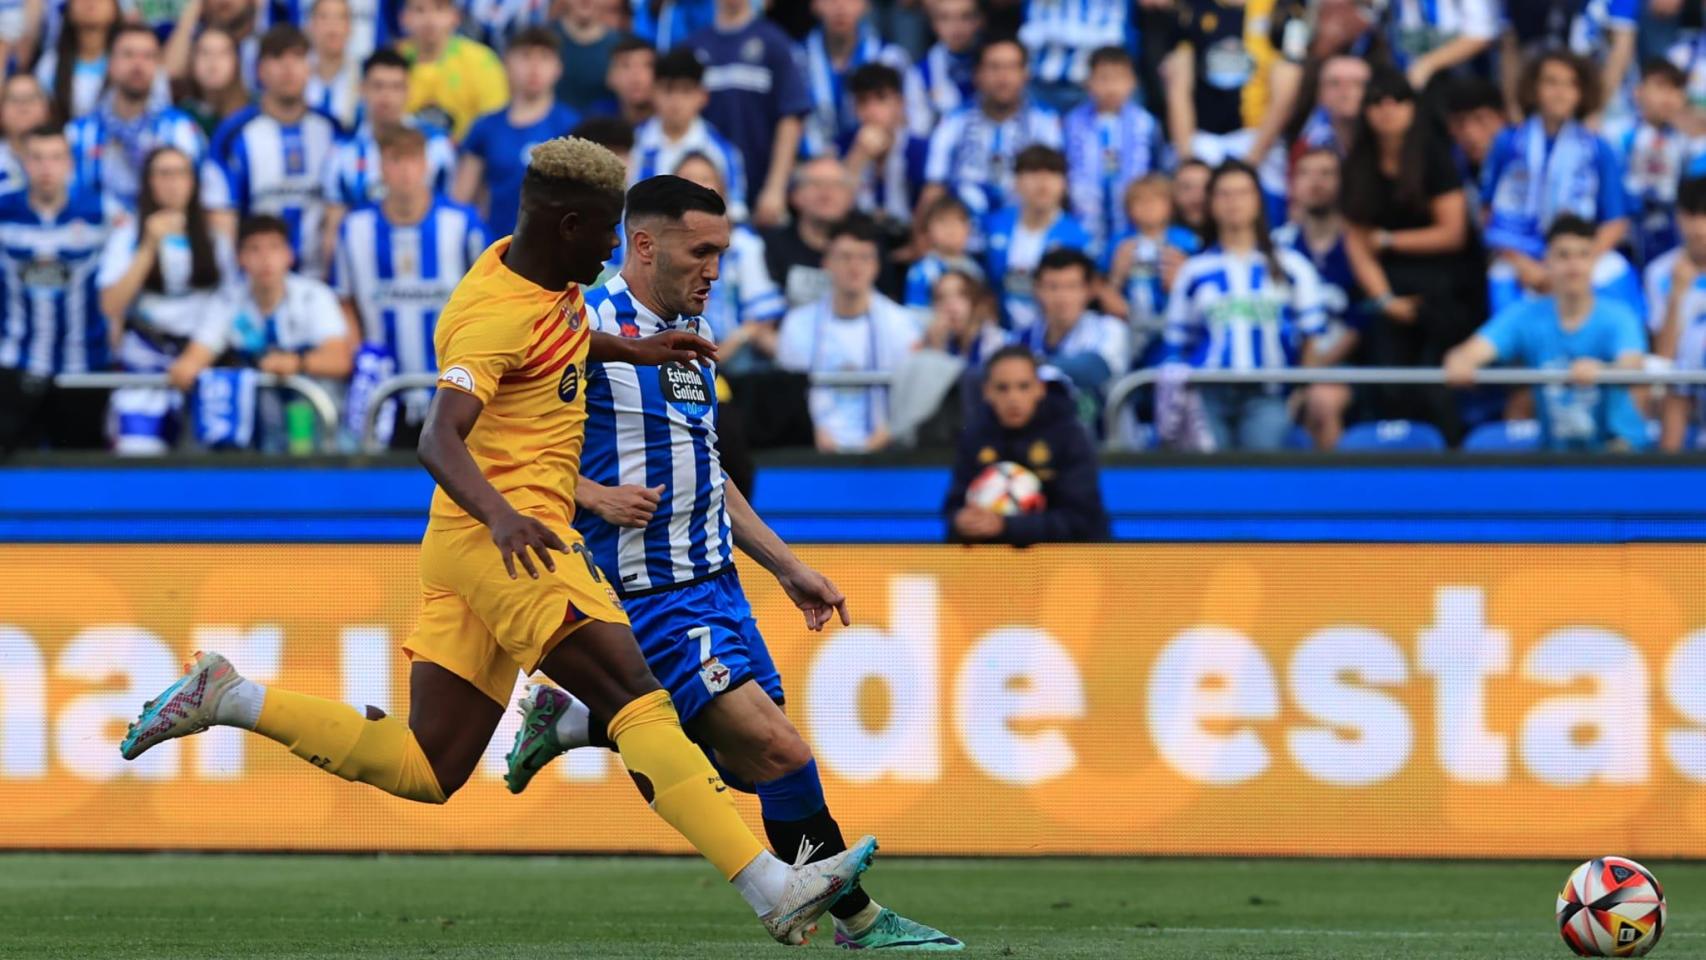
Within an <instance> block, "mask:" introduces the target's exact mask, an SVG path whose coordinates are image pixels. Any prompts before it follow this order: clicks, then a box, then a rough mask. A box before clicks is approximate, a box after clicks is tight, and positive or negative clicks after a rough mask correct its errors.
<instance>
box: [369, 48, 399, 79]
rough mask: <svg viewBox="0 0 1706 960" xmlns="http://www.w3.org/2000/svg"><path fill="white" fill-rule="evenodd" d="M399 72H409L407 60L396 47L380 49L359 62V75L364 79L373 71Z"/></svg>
mask: <svg viewBox="0 0 1706 960" xmlns="http://www.w3.org/2000/svg"><path fill="white" fill-rule="evenodd" d="M385 69H390V70H401V71H403V72H404V73H408V72H409V58H408V57H405V56H403V55H402V54H401V53H400V52H398V50H397V48H396V47H380V48H379V49H378V50H375V51H373V53H371V54H369V55H368V58H367V59H366V60H363V61H362V62H361V75H362V78H363V79H365V78H366V77H367V75H368V74H370V73H372V72H373V71H375V70H385Z"/></svg>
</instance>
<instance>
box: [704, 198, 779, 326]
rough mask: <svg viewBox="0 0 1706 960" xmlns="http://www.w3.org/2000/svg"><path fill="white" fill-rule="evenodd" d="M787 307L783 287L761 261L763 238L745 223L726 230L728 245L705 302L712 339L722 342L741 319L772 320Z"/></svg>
mask: <svg viewBox="0 0 1706 960" xmlns="http://www.w3.org/2000/svg"><path fill="white" fill-rule="evenodd" d="M787 310H788V302H787V301H786V300H784V299H782V289H781V288H780V287H778V286H776V281H775V280H774V279H772V278H771V276H770V267H769V266H768V265H767V264H766V263H765V262H764V239H763V238H762V237H760V236H759V235H758V234H756V233H754V232H752V228H751V227H748V226H746V225H745V224H736V225H735V227H734V229H733V230H731V231H730V232H729V249H728V250H727V251H726V252H725V253H724V254H723V259H722V263H721V264H719V265H718V267H717V282H716V283H713V284H711V297H710V299H709V300H707V301H706V302H705V315H704V319H705V322H706V323H707V324H709V325H710V328H711V333H712V334H713V335H714V336H713V337H712V338H711V339H713V340H715V341H716V342H717V343H722V342H723V341H725V340H727V339H728V338H729V335H730V334H732V333H734V332H735V328H737V327H739V326H740V325H741V324H743V323H775V322H776V321H777V320H780V319H782V314H783V313H786V312H787Z"/></svg>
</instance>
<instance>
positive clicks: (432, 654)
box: [403, 517, 628, 706]
mask: <svg viewBox="0 0 1706 960" xmlns="http://www.w3.org/2000/svg"><path fill="white" fill-rule="evenodd" d="M539 519H541V520H542V521H544V522H545V523H546V524H547V525H549V526H550V527H551V528H552V529H553V530H555V531H556V532H557V534H558V535H559V536H561V537H562V538H563V542H564V543H566V544H568V545H569V552H568V553H555V552H553V553H552V554H551V558H552V559H553V560H554V561H556V564H557V571H556V572H555V573H552V572H551V571H549V570H546V569H545V568H544V566H543V565H541V564H540V563H539V558H538V557H537V556H535V557H534V558H533V565H534V566H535V567H536V568H537V569H538V570H539V579H537V580H535V579H533V578H532V577H529V576H528V575H527V571H526V570H524V569H523V568H522V566H521V563H520V561H519V560H517V562H516V566H515V569H516V574H517V576H516V579H514V580H511V579H510V578H509V573H508V572H507V571H505V570H504V564H503V558H502V557H501V556H500V555H499V553H498V548H497V546H496V545H495V544H493V543H492V535H491V531H490V530H488V529H487V528H486V526H485V525H484V524H479V523H474V524H469V525H466V526H457V527H445V526H439V525H437V524H429V525H428V527H427V532H426V536H425V537H424V538H423V539H422V540H421V615H420V620H419V622H418V623H416V625H415V630H414V632H413V633H411V634H410V635H409V639H408V640H406V641H404V643H403V652H404V653H405V654H407V655H408V656H409V657H410V658H411V659H414V658H417V657H418V658H420V659H422V660H425V661H427V662H429V663H436V664H438V665H439V666H441V667H443V668H444V669H446V670H449V671H450V672H451V673H454V674H456V675H457V676H459V677H461V678H462V679H464V680H467V681H468V682H469V683H472V684H473V685H474V686H476V687H479V688H480V690H481V691H482V692H484V693H485V694H486V695H487V696H489V697H491V698H492V699H493V700H496V701H497V702H498V703H501V704H504V705H506V706H507V705H508V704H509V698H510V694H512V693H513V692H514V691H515V675H516V671H518V670H519V671H521V672H522V673H524V674H527V673H532V672H533V671H534V670H536V669H538V667H539V662H540V661H541V660H544V659H545V656H546V654H549V653H550V652H551V650H552V649H553V648H554V647H555V646H556V645H557V643H558V642H559V641H561V640H562V639H563V637H565V636H567V635H568V634H569V633H571V632H573V631H574V630H575V629H576V628H577V627H579V626H580V625H581V624H584V623H586V622H587V621H589V620H598V621H602V622H605V623H620V624H627V622H628V615H627V614H625V613H623V612H622V604H621V602H620V601H619V600H617V599H616V591H614V590H612V589H611V588H610V584H609V583H607V582H605V579H604V576H603V574H601V573H599V571H598V567H597V566H595V565H594V564H593V562H592V554H591V553H589V552H587V550H586V545H585V543H584V542H583V541H582V540H581V535H580V534H579V533H578V532H576V531H575V529H574V528H573V527H570V526H568V525H567V524H564V523H562V522H561V521H560V520H558V521H556V522H553V521H552V520H551V519H548V518H545V517H540V518H539Z"/></svg>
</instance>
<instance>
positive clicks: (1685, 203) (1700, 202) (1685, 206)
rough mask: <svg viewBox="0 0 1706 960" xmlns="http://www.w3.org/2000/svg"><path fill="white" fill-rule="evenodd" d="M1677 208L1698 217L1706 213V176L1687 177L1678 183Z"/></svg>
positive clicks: (1678, 210)
mask: <svg viewBox="0 0 1706 960" xmlns="http://www.w3.org/2000/svg"><path fill="white" fill-rule="evenodd" d="M1676 209H1677V212H1678V213H1687V214H1692V215H1693V216H1696V217H1698V216H1700V215H1701V214H1706V177H1685V178H1683V181H1682V182H1681V183H1679V184H1677V185H1676Z"/></svg>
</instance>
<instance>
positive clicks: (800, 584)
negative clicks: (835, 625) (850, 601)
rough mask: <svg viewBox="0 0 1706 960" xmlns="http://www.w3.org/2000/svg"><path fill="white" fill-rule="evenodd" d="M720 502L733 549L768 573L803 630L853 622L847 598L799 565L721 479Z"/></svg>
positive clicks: (737, 494)
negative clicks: (799, 616)
mask: <svg viewBox="0 0 1706 960" xmlns="http://www.w3.org/2000/svg"><path fill="white" fill-rule="evenodd" d="M723 498H724V502H725V503H726V504H727V506H728V510H729V526H730V527H732V528H733V530H734V535H735V546H737V547H739V548H740V549H741V552H742V553H744V554H746V555H747V556H749V557H751V558H752V559H754V560H756V561H758V565H759V566H761V567H763V568H764V569H766V570H768V571H770V574H771V575H772V576H774V577H775V578H776V582H777V583H779V584H781V585H782V591H783V592H784V593H786V594H787V595H788V599H789V600H792V601H794V606H796V607H799V608H800V612H801V613H803V614H805V615H806V629H808V630H822V629H823V628H824V626H826V625H827V624H828V623H829V621H830V620H831V619H833V618H834V616H835V615H836V614H840V616H841V625H842V626H844V627H845V626H847V625H849V624H851V623H852V622H853V619H852V617H851V616H849V615H848V613H847V598H846V597H845V596H843V595H842V593H841V590H840V589H839V588H837V587H836V586H835V584H833V583H830V582H829V578H828V577H826V576H824V575H823V574H821V573H818V572H817V571H816V570H813V569H812V568H811V567H808V566H806V565H805V564H804V563H803V562H801V560H800V558H799V557H797V556H795V555H794V551H793V550H790V549H789V548H788V545H787V544H786V543H783V542H782V538H781V537H778V536H777V535H776V531H774V530H772V529H770V526H769V524H766V523H765V522H764V521H763V520H762V519H761V518H760V517H759V516H758V511H756V510H754V509H752V504H750V503H748V502H746V497H745V496H743V495H742V494H741V492H740V490H739V489H737V488H736V487H735V485H734V482H733V481H731V480H729V479H728V478H727V477H724V478H723Z"/></svg>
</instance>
